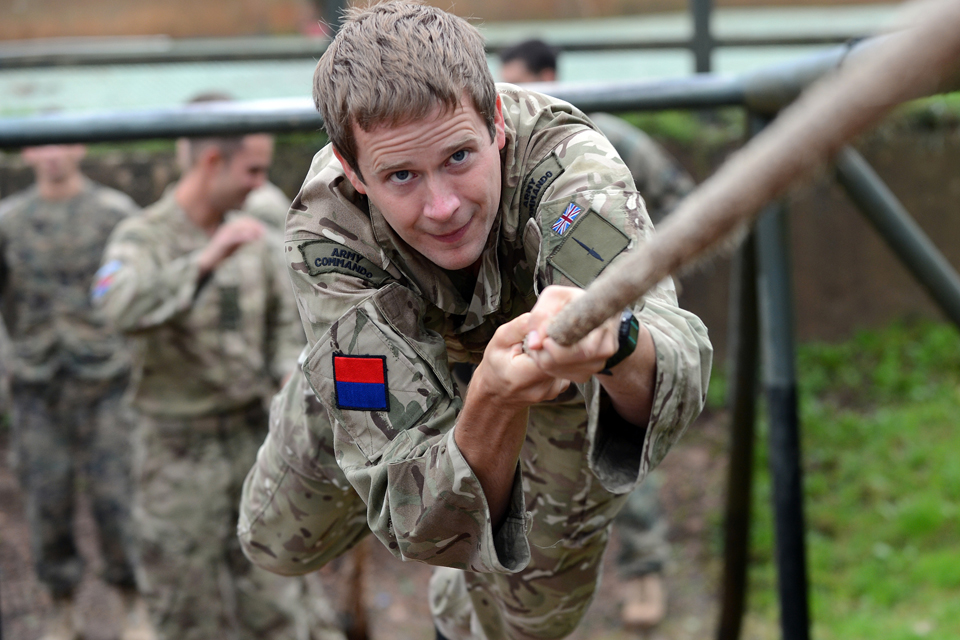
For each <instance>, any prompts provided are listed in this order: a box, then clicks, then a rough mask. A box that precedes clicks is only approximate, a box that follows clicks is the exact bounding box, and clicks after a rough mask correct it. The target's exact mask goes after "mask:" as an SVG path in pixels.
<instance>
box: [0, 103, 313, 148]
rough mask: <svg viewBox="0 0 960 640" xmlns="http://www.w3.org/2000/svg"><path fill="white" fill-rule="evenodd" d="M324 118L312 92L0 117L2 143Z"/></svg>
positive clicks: (284, 129)
mask: <svg viewBox="0 0 960 640" xmlns="http://www.w3.org/2000/svg"><path fill="white" fill-rule="evenodd" d="M322 126H323V119H322V118H321V117H320V114H319V113H317V111H316V109H314V107H313V103H312V102H311V101H310V100H309V99H307V98H293V99H282V100H257V101H247V102H226V103H224V102H219V103H216V102H211V103H199V104H190V105H183V106H177V107H168V108H163V109H137V110H130V111H98V112H94V113H84V114H49V115H43V116H34V117H27V118H5V119H3V118H0V148H4V147H6V148H9V147H24V146H31V145H43V144H69V143H79V142H117V141H122V140H142V139H146V138H179V137H181V136H188V137H189V136H230V135H242V134H245V133H252V132H258V131H264V132H272V133H288V132H293V131H317V130H319V129H320V128H321V127H322Z"/></svg>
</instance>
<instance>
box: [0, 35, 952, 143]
mask: <svg viewBox="0 0 960 640" xmlns="http://www.w3.org/2000/svg"><path fill="white" fill-rule="evenodd" d="M876 40H877V39H876V38H874V39H871V40H866V41H863V42H860V43H857V44H855V45H851V46H850V47H846V46H842V47H835V48H833V49H831V50H829V51H827V52H824V53H821V54H817V55H814V56H807V57H804V58H801V59H799V60H797V61H793V62H788V63H785V64H784V63H781V64H777V65H773V66H771V67H768V68H765V69H761V70H759V71H755V72H750V73H746V74H742V75H735V76H734V75H717V74H696V75H693V76H687V77H683V78H667V79H660V78H654V79H644V80H633V81H627V82H607V83H592V84H572V83H548V84H540V85H532V88H536V89H539V90H541V91H543V92H544V93H547V94H549V95H553V96H555V97H557V98H560V99H562V100H566V101H568V102H570V103H572V104H574V105H576V106H577V107H579V108H581V109H583V110H584V111H598V110H604V111H614V112H617V111H658V110H663V109H703V108H714V107H725V106H736V105H742V106H745V107H747V108H748V109H750V110H751V111H753V112H754V113H758V114H774V113H776V112H777V111H779V110H780V109H781V108H783V107H784V106H786V105H787V104H789V103H790V102H792V101H793V100H794V99H795V98H796V96H797V95H798V94H799V93H800V92H801V91H802V90H803V88H804V87H805V86H806V85H807V84H809V83H810V82H812V81H813V80H815V79H817V78H818V77H820V76H822V75H823V74H825V73H827V72H829V71H830V70H832V69H834V68H836V66H837V65H839V64H840V63H841V62H842V61H843V59H844V58H845V56H847V55H860V53H861V51H864V50H867V49H869V47H870V46H872V43H873V42H875V41H876ZM958 88H960V74H957V75H955V76H954V77H952V78H950V79H948V80H945V81H943V82H941V83H940V86H939V87H931V93H933V92H937V91H949V90H957V89H958ZM321 126H322V120H321V118H320V115H319V114H318V113H317V112H316V111H315V110H314V108H313V104H312V102H311V101H310V100H309V99H307V98H294V99H283V100H259V101H250V102H232V103H207V104H194V105H183V106H177V107H168V108H164V109H138V110H129V111H103V112H96V113H89V114H66V113H63V114H51V115H45V116H32V117H21V118H0V148H17V147H23V146H30V145H41V144H55V143H69V142H108V141H119V140H137V139H145V138H176V137H180V136H200V135H234V134H243V133H250V132H255V131H266V132H275V133H282V132H291V131H316V130H318V129H320V127H321Z"/></svg>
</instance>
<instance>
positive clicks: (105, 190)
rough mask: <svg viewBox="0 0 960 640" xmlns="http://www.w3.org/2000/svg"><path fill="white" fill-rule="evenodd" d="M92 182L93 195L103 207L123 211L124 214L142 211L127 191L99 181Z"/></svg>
mask: <svg viewBox="0 0 960 640" xmlns="http://www.w3.org/2000/svg"><path fill="white" fill-rule="evenodd" d="M91 184H92V187H93V196H94V198H95V199H96V200H97V202H98V203H99V204H100V205H101V206H102V207H104V208H107V209H111V210H115V211H118V212H121V213H123V214H124V215H132V214H134V213H137V212H139V211H140V207H139V205H137V203H136V202H134V201H133V198H131V197H130V196H128V195H127V194H126V193H124V192H122V191H118V190H117V189H113V188H111V187H108V186H106V185H102V184H99V183H97V182H93V183H91Z"/></svg>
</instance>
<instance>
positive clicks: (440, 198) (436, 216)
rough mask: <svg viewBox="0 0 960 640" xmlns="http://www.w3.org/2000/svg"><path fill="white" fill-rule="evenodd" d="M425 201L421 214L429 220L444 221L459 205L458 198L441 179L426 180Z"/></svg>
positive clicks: (450, 216) (451, 215)
mask: <svg viewBox="0 0 960 640" xmlns="http://www.w3.org/2000/svg"><path fill="white" fill-rule="evenodd" d="M427 194H428V195H427V202H426V204H425V205H424V207H423V215H424V217H426V218H429V219H430V220H435V221H437V222H446V221H447V220H449V219H450V218H452V217H453V214H454V213H455V212H456V211H457V208H458V207H459V206H460V198H459V197H457V194H456V193H455V192H454V190H453V189H452V188H451V185H450V184H449V183H448V182H447V181H446V180H443V179H434V180H428V181H427Z"/></svg>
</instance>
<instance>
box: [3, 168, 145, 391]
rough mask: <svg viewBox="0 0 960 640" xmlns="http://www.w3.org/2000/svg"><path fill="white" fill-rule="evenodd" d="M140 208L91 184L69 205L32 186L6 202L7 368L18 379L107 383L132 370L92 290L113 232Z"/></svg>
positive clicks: (4, 210) (122, 346)
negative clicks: (97, 307)
mask: <svg viewBox="0 0 960 640" xmlns="http://www.w3.org/2000/svg"><path fill="white" fill-rule="evenodd" d="M138 210H139V207H137V205H136V204H134V202H133V200H131V199H130V198H129V197H127V196H126V195H124V194H122V193H120V192H119V191H114V190H113V189H108V188H107V187H104V186H101V185H98V184H96V183H94V182H91V181H89V180H84V186H83V190H82V191H81V192H80V194H78V195H77V196H75V197H73V198H70V199H68V200H64V201H57V202H51V201H46V200H43V199H42V198H41V197H40V194H39V193H38V190H37V188H36V186H34V187H31V188H30V189H28V190H26V191H24V192H22V193H19V194H15V195H13V196H11V197H10V198H7V199H6V200H4V201H3V202H2V203H0V313H2V314H3V322H4V324H5V326H6V330H7V334H8V336H9V345H8V346H7V349H6V351H7V352H8V353H5V354H4V355H5V358H7V359H8V362H6V363H5V365H4V366H5V368H6V369H7V370H8V371H9V372H10V374H11V375H12V376H13V377H14V378H15V379H19V380H24V381H31V382H43V381H48V380H51V379H53V377H54V376H55V375H56V374H57V373H58V372H63V373H67V374H69V375H74V376H77V377H81V378H87V379H107V378H112V377H115V376H119V375H122V374H125V373H126V372H127V371H128V370H129V368H130V355H129V353H128V351H127V349H126V348H125V346H124V341H123V338H122V337H121V336H120V335H119V334H118V333H116V332H115V331H114V330H112V329H110V328H109V327H107V325H106V323H105V322H104V321H103V319H102V318H100V317H98V314H96V313H95V311H94V309H93V307H92V306H91V304H90V285H91V284H92V283H93V278H94V273H96V271H97V267H99V266H100V258H101V257H102V256H103V249H104V247H105V246H106V244H107V238H109V237H110V233H111V232H112V231H113V229H114V227H116V226H117V224H118V223H119V222H120V221H121V220H123V219H125V218H127V217H128V216H129V215H131V214H134V213H136V212H137V211H138Z"/></svg>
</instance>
